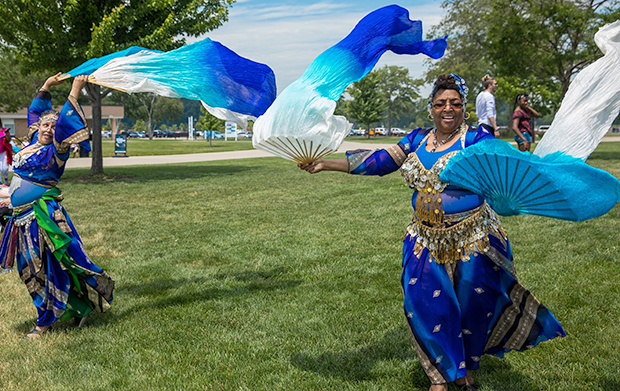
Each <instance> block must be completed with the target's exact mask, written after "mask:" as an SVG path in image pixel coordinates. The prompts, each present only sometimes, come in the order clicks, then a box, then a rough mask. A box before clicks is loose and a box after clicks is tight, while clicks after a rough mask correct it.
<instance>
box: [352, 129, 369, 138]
mask: <svg viewBox="0 0 620 391" xmlns="http://www.w3.org/2000/svg"><path fill="white" fill-rule="evenodd" d="M351 132H353V134H354V135H356V136H363V135H364V134H366V130H365V129H362V128H359V129H353V130H352V131H351Z"/></svg>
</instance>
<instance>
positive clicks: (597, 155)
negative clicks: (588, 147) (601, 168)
mask: <svg viewBox="0 0 620 391" xmlns="http://www.w3.org/2000/svg"><path fill="white" fill-rule="evenodd" d="M597 159H598V160H620V152H616V151H594V152H592V154H591V155H590V156H589V157H588V161H590V160H597Z"/></svg>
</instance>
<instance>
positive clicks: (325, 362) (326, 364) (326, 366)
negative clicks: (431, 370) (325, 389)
mask: <svg viewBox="0 0 620 391" xmlns="http://www.w3.org/2000/svg"><path fill="white" fill-rule="evenodd" d="M414 359H417V356H416V354H415V352H414V351H413V345H412V343H411V340H410V337H409V331H407V329H406V328H405V327H404V326H403V327H402V328H398V329H392V330H390V331H388V332H387V333H385V334H384V335H383V338H381V340H379V341H375V342H373V343H371V344H369V345H367V346H364V347H362V348H359V349H355V350H345V351H341V352H328V353H323V354H321V355H319V356H316V357H313V356H311V355H308V354H305V353H297V354H295V355H293V356H292V357H291V363H292V364H293V365H294V366H295V367H297V368H299V369H301V370H303V371H308V372H315V373H318V374H320V375H322V376H325V377H340V378H343V379H347V380H354V381H368V380H373V379H375V378H377V377H378V375H377V374H374V373H373V369H374V367H375V365H376V364H377V363H378V362H380V361H385V360H401V361H406V360H414ZM420 370H421V367H420ZM422 374H423V372H422ZM424 380H425V381H427V380H426V379H424Z"/></svg>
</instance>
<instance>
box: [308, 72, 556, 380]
mask: <svg viewBox="0 0 620 391" xmlns="http://www.w3.org/2000/svg"><path fill="white" fill-rule="evenodd" d="M467 92H468V90H467V86H466V84H465V82H464V81H463V80H462V79H461V78H460V77H458V76H457V75H456V74H449V75H441V76H440V77H439V78H438V79H437V81H436V82H435V85H434V88H433V91H432V93H431V96H430V99H429V111H430V116H431V117H432V119H433V121H434V123H435V127H434V128H432V129H422V128H419V129H415V130H414V131H413V132H411V133H410V134H408V135H407V136H405V137H404V138H403V139H402V140H401V141H400V142H399V143H398V144H396V145H394V146H392V147H389V148H386V149H381V150H377V151H369V150H356V151H352V152H348V153H347V158H346V159H320V160H317V161H316V162H314V163H310V164H300V168H301V169H304V170H306V171H308V172H310V173H316V172H319V171H326V170H327V171H343V172H349V173H351V174H357V175H385V174H389V173H391V172H394V171H396V170H399V169H400V172H401V174H402V176H403V178H404V180H405V182H406V183H407V184H408V185H409V186H410V187H411V188H412V189H413V190H414V192H413V198H412V204H413V218H412V221H411V224H409V226H408V227H407V229H406V231H405V235H404V243H403V265H402V266H403V272H402V277H401V284H402V288H403V293H404V310H405V316H406V319H407V324H408V325H409V329H410V331H411V335H412V337H413V342H414V345H415V349H416V352H417V354H418V357H419V359H420V362H421V364H422V367H423V368H424V371H425V372H426V374H427V376H428V378H429V380H430V382H431V388H430V390H431V391H440V390H441V391H445V390H448V383H449V382H455V384H457V385H458V386H460V387H462V389H463V390H469V391H472V390H476V388H475V386H474V380H473V378H472V371H473V370H476V369H478V368H479V367H480V358H481V357H482V355H484V354H493V355H496V356H499V357H503V354H504V353H505V352H508V351H510V350H517V351H523V350H526V349H530V348H532V347H534V346H536V345H537V344H538V343H539V342H541V341H545V340H548V339H551V338H554V337H557V336H564V335H565V334H564V331H563V330H562V327H561V326H560V324H559V323H558V321H557V320H556V319H555V317H554V316H553V315H552V314H551V312H549V311H548V310H547V309H546V308H545V306H544V305H542V304H541V303H540V302H539V301H538V300H537V299H536V298H535V297H534V296H533V295H532V294H531V293H530V292H529V291H528V290H527V289H526V288H524V287H523V285H521V284H520V283H519V281H518V280H517V277H516V273H515V269H514V265H513V257H512V250H511V249H510V243H509V241H508V238H507V237H506V234H505V233H504V230H503V229H502V226H501V224H500V221H499V219H498V217H497V215H496V214H495V212H494V211H493V210H492V209H491V208H490V207H489V206H488V205H487V203H486V202H485V200H484V198H482V197H480V196H478V195H477V194H474V193H472V192H469V191H467V190H465V189H462V188H458V187H456V186H451V185H450V184H448V183H443V182H441V181H440V180H439V174H440V173H441V171H442V170H443V168H444V167H445V165H446V163H447V162H448V161H449V160H450V158H451V157H452V156H454V155H455V154H457V153H458V152H459V151H460V150H462V149H463V148H466V147H468V146H470V145H472V144H475V143H478V142H480V141H482V140H485V139H490V138H493V135H492V134H490V133H489V132H488V131H487V130H486V129H485V128H484V127H480V128H478V129H475V128H472V127H469V126H467V125H466V124H465V123H464V120H465V105H466V104H467Z"/></svg>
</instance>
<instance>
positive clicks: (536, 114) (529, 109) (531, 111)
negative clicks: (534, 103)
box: [527, 106, 540, 117]
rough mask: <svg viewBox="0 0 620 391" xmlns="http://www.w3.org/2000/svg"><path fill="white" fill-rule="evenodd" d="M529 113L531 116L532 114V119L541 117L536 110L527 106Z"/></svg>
mask: <svg viewBox="0 0 620 391" xmlns="http://www.w3.org/2000/svg"><path fill="white" fill-rule="evenodd" d="M527 111H529V112H530V114H532V117H540V114H538V111H536V110H534V109H533V108H531V107H530V106H527Z"/></svg>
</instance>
